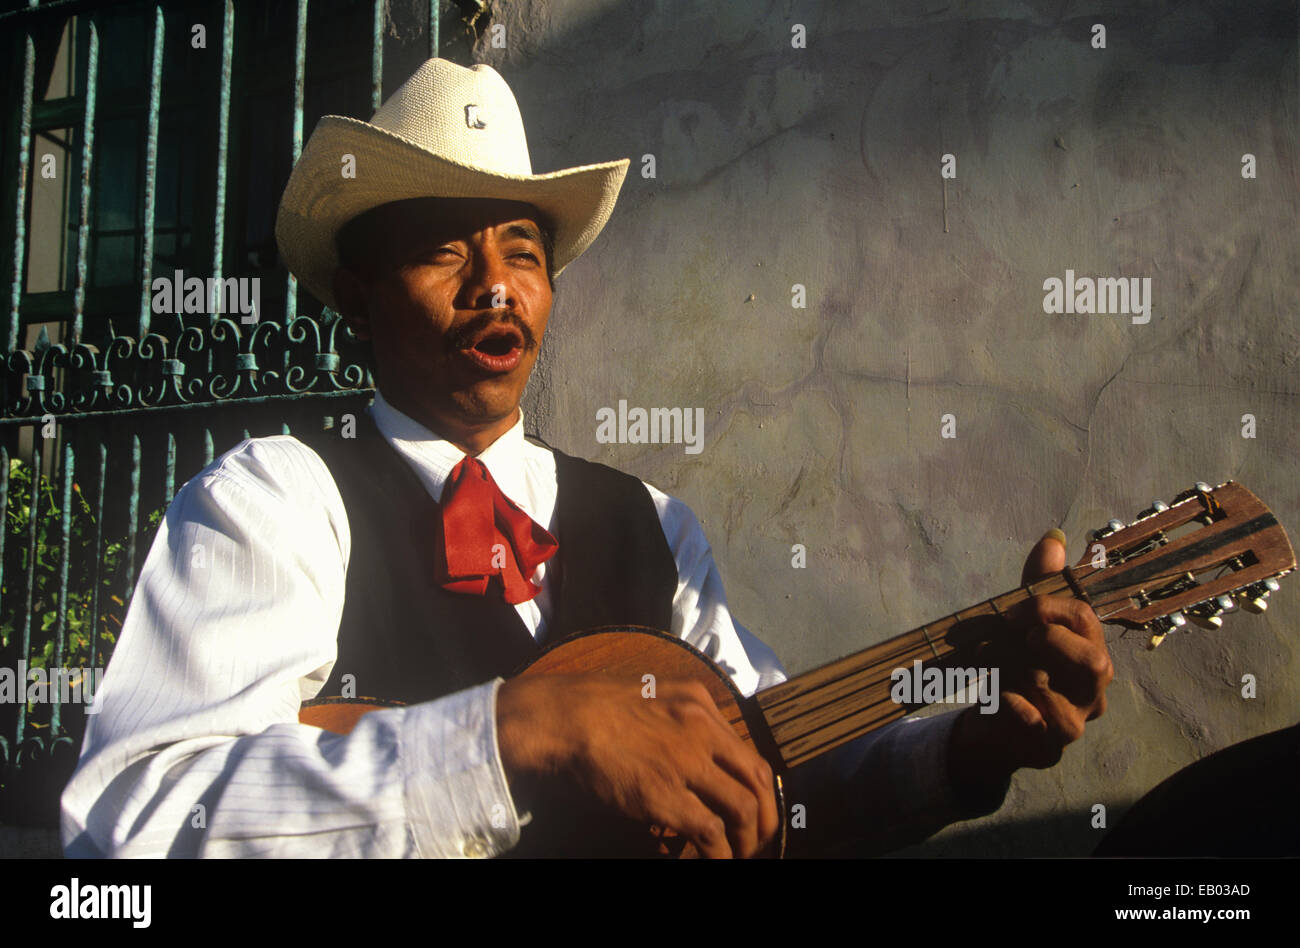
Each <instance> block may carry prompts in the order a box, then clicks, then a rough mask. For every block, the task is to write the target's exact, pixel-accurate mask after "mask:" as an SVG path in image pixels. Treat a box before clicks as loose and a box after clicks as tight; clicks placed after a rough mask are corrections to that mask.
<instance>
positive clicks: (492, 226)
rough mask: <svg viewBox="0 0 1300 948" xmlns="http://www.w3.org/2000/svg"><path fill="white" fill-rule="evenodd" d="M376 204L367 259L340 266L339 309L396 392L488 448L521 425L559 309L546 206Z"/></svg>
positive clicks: (446, 430)
mask: <svg viewBox="0 0 1300 948" xmlns="http://www.w3.org/2000/svg"><path fill="white" fill-rule="evenodd" d="M372 214H373V216H372V218H371V219H370V220H368V221H367V226H366V227H365V229H364V232H365V236H366V243H367V244H368V246H366V247H365V248H363V253H362V255H363V257H364V263H363V264H359V265H357V267H356V269H355V270H352V269H347V268H341V269H340V270H339V271H338V273H337V275H336V277H335V295H336V297H337V298H338V301H339V306H340V309H341V310H342V311H343V313H344V316H345V317H346V318H347V320H348V322H349V323H350V324H351V325H352V327H353V329H354V330H355V331H356V332H357V333H358V335H360V336H362V337H363V338H365V337H369V338H370V340H371V343H372V346H373V349H374V354H375V362H376V370H377V374H378V377H379V384H380V387H381V388H382V390H383V392H384V397H385V398H386V399H387V400H388V401H390V402H391V403H393V405H394V406H395V407H397V408H399V409H400V410H402V411H404V412H406V413H407V414H409V415H412V417H415V418H416V419H417V420H419V421H421V422H423V423H424V424H425V425H427V426H428V427H431V428H433V429H434V430H436V431H438V432H439V433H440V434H442V435H444V436H445V437H447V438H449V439H451V440H452V441H455V442H457V443H458V444H461V446H462V447H465V444H464V443H462V442H463V441H464V439H466V438H467V437H469V436H470V435H475V436H476V437H475V438H471V441H473V442H477V441H482V440H483V439H484V437H486V443H484V444H482V446H481V447H486V445H487V444H490V443H491V441H492V440H495V438H496V437H497V436H499V435H500V434H501V433H503V432H504V431H506V430H508V429H509V428H510V427H511V426H512V425H513V424H514V421H515V418H516V409H517V408H518V406H519V399H520V397H521V396H522V395H523V391H524V385H525V384H526V383H527V381H528V376H529V373H530V372H531V371H532V368H533V364H534V363H535V362H536V361H537V353H538V350H539V348H540V346H541V342H542V336H543V335H544V334H545V332H546V322H547V318H548V317H549V315H550V311H551V285H550V280H549V279H548V276H547V260H546V256H545V251H544V249H543V245H542V238H541V230H540V228H539V226H538V215H537V212H536V209H535V208H533V207H532V206H531V205H528V204H520V203H518V202H513V201H498V200H477V199H475V200H468V199H467V200H445V199H435V198H429V199H421V200H418V201H402V202H397V203H394V204H389V205H385V206H384V207H381V208H379V209H378V210H376V211H375V212H372ZM476 447H477V445H476ZM481 447H477V450H481Z"/></svg>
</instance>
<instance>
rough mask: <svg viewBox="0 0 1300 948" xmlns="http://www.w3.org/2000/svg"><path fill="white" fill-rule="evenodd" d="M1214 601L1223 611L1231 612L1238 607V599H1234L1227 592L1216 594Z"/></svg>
mask: <svg viewBox="0 0 1300 948" xmlns="http://www.w3.org/2000/svg"><path fill="white" fill-rule="evenodd" d="M1214 602H1215V605H1217V606H1218V607H1219V611H1221V612H1231V611H1232V610H1233V609H1236V608H1237V600H1235V599H1233V598H1232V597H1231V596H1229V595H1228V594H1227V593H1223V594H1222V595H1219V596H1215V597H1214Z"/></svg>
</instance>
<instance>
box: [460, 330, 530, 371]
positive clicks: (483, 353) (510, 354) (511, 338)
mask: <svg viewBox="0 0 1300 948" xmlns="http://www.w3.org/2000/svg"><path fill="white" fill-rule="evenodd" d="M469 343H470V344H469V346H468V348H465V349H462V350H461V351H462V352H463V353H464V354H465V355H466V356H467V357H468V358H469V360H470V361H471V362H473V363H474V364H475V365H477V366H478V367H479V368H480V369H483V370H485V371H487V372H491V373H494V374H495V373H500V372H509V371H511V370H513V369H514V368H515V367H516V366H517V365H519V361H520V359H521V358H522V357H523V352H524V335H523V333H521V332H520V331H519V329H518V328H517V327H515V326H511V325H509V324H504V325H502V324H497V325H495V326H490V327H488V328H486V329H484V330H483V331H482V332H481V333H477V334H475V336H474V337H473V338H472V339H470V340H469Z"/></svg>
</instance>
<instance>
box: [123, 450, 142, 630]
mask: <svg viewBox="0 0 1300 948" xmlns="http://www.w3.org/2000/svg"><path fill="white" fill-rule="evenodd" d="M126 516H127V524H126V582H125V588H124V589H123V595H122V601H123V602H124V603H126V604H127V605H130V604H131V596H132V595H133V594H134V593H135V540H136V534H137V533H139V521H140V436H139V435H138V434H137V435H131V494H130V496H129V497H127V499H126Z"/></svg>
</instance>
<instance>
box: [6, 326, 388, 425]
mask: <svg viewBox="0 0 1300 948" xmlns="http://www.w3.org/2000/svg"><path fill="white" fill-rule="evenodd" d="M104 337H105V338H102V339H100V340H94V341H87V340H80V341H77V342H74V343H72V344H70V345H65V344H62V343H58V344H55V343H52V342H51V341H50V338H49V335H48V333H47V332H46V330H45V329H44V328H42V329H41V331H40V334H39V336H38V337H37V339H36V342H35V344H34V345H33V347H32V349H31V350H30V351H29V350H22V349H20V350H18V351H15V352H11V353H9V355H8V356H7V357H6V358H5V363H4V367H5V374H6V379H5V386H4V406H3V415H4V417H6V418H15V417H18V418H27V417H41V416H43V415H47V414H51V415H59V414H64V413H68V412H94V411H102V410H123V409H132V408H158V407H165V406H168V405H185V404H198V403H207V402H213V401H225V400H231V399H239V398H267V397H285V398H293V397H298V396H306V395H311V394H316V393H325V392H342V391H352V390H358V391H361V390H365V389H369V388H373V386H374V381H373V376H372V374H371V371H370V367H369V365H368V364H367V363H366V347H365V343H363V342H361V341H360V340H358V339H357V338H356V337H355V336H354V335H353V334H352V331H351V329H350V328H348V326H347V324H346V323H344V321H343V320H342V318H341V317H340V316H339V315H338V314H337V313H335V312H333V311H331V310H328V309H327V310H325V312H324V314H323V315H322V316H320V317H311V316H299V317H297V318H295V319H293V320H292V321H291V322H290V323H289V324H288V325H287V326H286V325H284V324H283V323H278V322H272V321H263V322H259V323H257V324H255V325H253V326H251V327H250V326H247V325H244V324H242V323H240V322H237V321H236V320H234V319H229V318H224V317H223V318H218V319H215V320H214V321H213V322H212V323H211V324H210V325H205V326H202V327H200V326H196V325H189V326H187V325H185V324H184V319H183V317H182V316H180V315H178V314H172V313H163V314H159V315H158V316H157V317H155V319H154V322H153V324H152V326H151V329H150V331H149V332H148V333H147V334H145V335H144V336H143V337H142V338H139V339H136V338H134V337H131V336H124V335H119V334H118V333H117V332H116V331H115V330H114V329H113V324H112V322H111V321H110V322H108V324H107V331H106V332H105V334H104ZM59 370H64V374H63V377H62V379H61V380H59V379H58V377H57V375H56V373H57V372H58V371H59Z"/></svg>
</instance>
